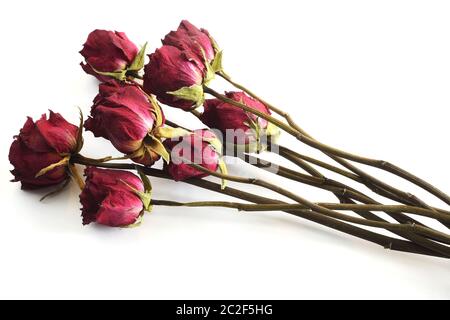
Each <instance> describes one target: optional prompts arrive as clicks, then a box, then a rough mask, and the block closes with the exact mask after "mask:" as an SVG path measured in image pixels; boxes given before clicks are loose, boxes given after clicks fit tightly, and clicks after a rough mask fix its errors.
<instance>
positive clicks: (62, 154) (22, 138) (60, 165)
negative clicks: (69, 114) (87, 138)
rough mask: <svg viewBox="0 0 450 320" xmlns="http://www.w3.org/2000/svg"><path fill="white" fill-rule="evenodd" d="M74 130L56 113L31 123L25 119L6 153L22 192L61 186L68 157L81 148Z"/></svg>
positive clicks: (65, 177)
mask: <svg viewBox="0 0 450 320" xmlns="http://www.w3.org/2000/svg"><path fill="white" fill-rule="evenodd" d="M78 133H79V129H78V127H77V126H75V125H73V124H71V123H69V122H67V121H66V120H65V119H64V118H63V117H62V116H61V115H60V114H59V113H54V112H53V111H50V116H49V118H48V119H47V116H46V115H45V114H44V115H42V117H41V119H39V120H38V121H36V122H34V121H33V120H32V119H31V118H28V119H27V121H26V122H25V125H24V126H23V128H22V129H21V130H20V133H19V135H18V136H15V137H14V141H13V143H12V145H11V148H10V150H9V161H10V162H11V164H12V165H13V166H14V170H12V171H11V173H12V174H13V175H14V177H15V179H14V180H13V181H20V182H21V183H22V189H38V188H44V187H49V186H54V185H57V184H60V183H61V182H63V181H64V180H66V179H67V178H68V173H67V164H68V163H69V158H70V155H71V154H75V153H78V151H79V150H80V149H81V146H82V139H81V134H80V135H79V134H78Z"/></svg>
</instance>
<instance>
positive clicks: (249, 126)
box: [201, 92, 278, 145]
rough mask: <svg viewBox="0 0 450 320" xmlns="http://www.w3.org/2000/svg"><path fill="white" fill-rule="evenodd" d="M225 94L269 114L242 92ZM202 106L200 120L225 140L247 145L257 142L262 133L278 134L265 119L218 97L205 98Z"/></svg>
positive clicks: (263, 107) (261, 104)
mask: <svg viewBox="0 0 450 320" xmlns="http://www.w3.org/2000/svg"><path fill="white" fill-rule="evenodd" d="M226 96H227V97H228V98H230V99H232V100H234V101H236V102H240V103H243V104H245V105H246V106H248V107H251V108H253V109H255V110H258V111H261V112H263V113H265V114H267V115H270V110H269V109H268V108H267V107H266V106H265V105H264V104H263V103H261V102H260V101H258V100H256V99H253V98H251V97H249V96H247V95H246V94H245V93H244V92H227V93H226ZM204 108H205V110H204V112H203V114H202V116H201V121H202V122H203V123H204V124H205V125H207V126H208V127H210V128H211V129H217V130H219V131H220V132H221V133H222V134H223V135H224V140H225V141H226V142H231V143H234V144H238V145H248V144H253V143H255V142H257V141H258V140H259V139H260V138H261V136H262V135H264V134H265V135H267V136H274V135H277V134H278V130H276V128H275V127H274V126H273V125H272V124H270V123H268V122H267V121H266V120H264V119H262V118H259V117H257V116H256V115H254V114H252V113H249V112H246V111H244V110H242V109H239V108H237V107H235V106H233V105H231V104H228V103H226V102H223V101H221V100H219V99H209V100H206V101H205V104H204Z"/></svg>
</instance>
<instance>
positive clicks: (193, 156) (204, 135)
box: [164, 129, 226, 181]
mask: <svg viewBox="0 0 450 320" xmlns="http://www.w3.org/2000/svg"><path fill="white" fill-rule="evenodd" d="M164 145H165V146H166V148H167V150H170V151H171V161H170V162H169V163H168V164H165V166H164V169H165V171H166V172H167V173H168V174H169V175H170V176H171V177H172V178H173V179H174V180H175V181H183V180H186V179H190V178H202V177H206V176H208V174H207V173H205V172H202V171H200V170H198V169H195V168H193V167H192V166H190V165H189V163H195V164H198V165H201V166H202V167H204V168H206V169H208V170H211V171H216V170H217V169H220V170H221V171H222V172H224V173H226V167H225V165H224V164H223V162H222V157H221V152H222V150H221V148H222V145H221V143H220V141H219V140H218V138H217V136H216V135H215V134H214V133H213V132H212V131H210V130H206V129H203V130H195V131H194V132H193V133H192V134H190V135H187V136H184V137H182V138H181V139H180V140H174V139H172V140H166V141H164Z"/></svg>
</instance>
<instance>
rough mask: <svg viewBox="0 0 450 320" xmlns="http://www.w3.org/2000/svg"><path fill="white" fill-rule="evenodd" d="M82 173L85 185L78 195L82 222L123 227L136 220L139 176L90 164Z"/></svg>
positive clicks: (141, 186)
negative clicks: (84, 176)
mask: <svg viewBox="0 0 450 320" xmlns="http://www.w3.org/2000/svg"><path fill="white" fill-rule="evenodd" d="M85 175H86V186H85V188H84V189H83V191H82V192H81V194H80V201H81V205H82V209H81V215H82V217H83V224H84V225H87V224H90V223H92V222H96V223H98V224H102V225H106V226H110V227H127V226H130V225H133V224H136V223H138V222H139V221H140V218H141V217H142V215H143V213H144V203H143V202H142V200H141V198H140V197H139V193H144V184H143V183H142V181H141V179H139V178H138V177H137V176H136V175H134V174H132V173H131V172H127V171H121V170H105V169H98V168H94V167H88V168H86V170H85Z"/></svg>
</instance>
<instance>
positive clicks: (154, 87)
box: [144, 46, 206, 110]
mask: <svg viewBox="0 0 450 320" xmlns="http://www.w3.org/2000/svg"><path fill="white" fill-rule="evenodd" d="M144 71H145V74H144V90H145V91H146V92H147V93H148V94H154V95H155V96H156V97H157V98H158V100H159V101H161V102H162V103H164V104H167V105H169V106H172V107H175V108H180V109H183V110H190V109H192V108H193V107H194V106H195V105H196V104H197V102H199V101H195V100H196V99H183V98H181V97H177V96H175V95H174V94H171V92H172V93H173V92H175V91H177V90H180V89H182V88H196V89H197V91H198V92H197V93H198V97H197V98H198V99H203V88H202V84H203V77H204V76H205V73H206V69H205V66H204V65H203V64H202V63H200V62H199V61H198V59H197V58H196V57H195V56H194V55H193V54H192V53H190V52H188V51H182V50H180V49H178V48H176V47H173V46H162V47H161V48H160V49H158V50H156V52H155V53H153V54H151V55H150V62H149V63H148V64H147V65H146V66H145V69H144ZM202 101H203V100H202Z"/></svg>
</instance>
